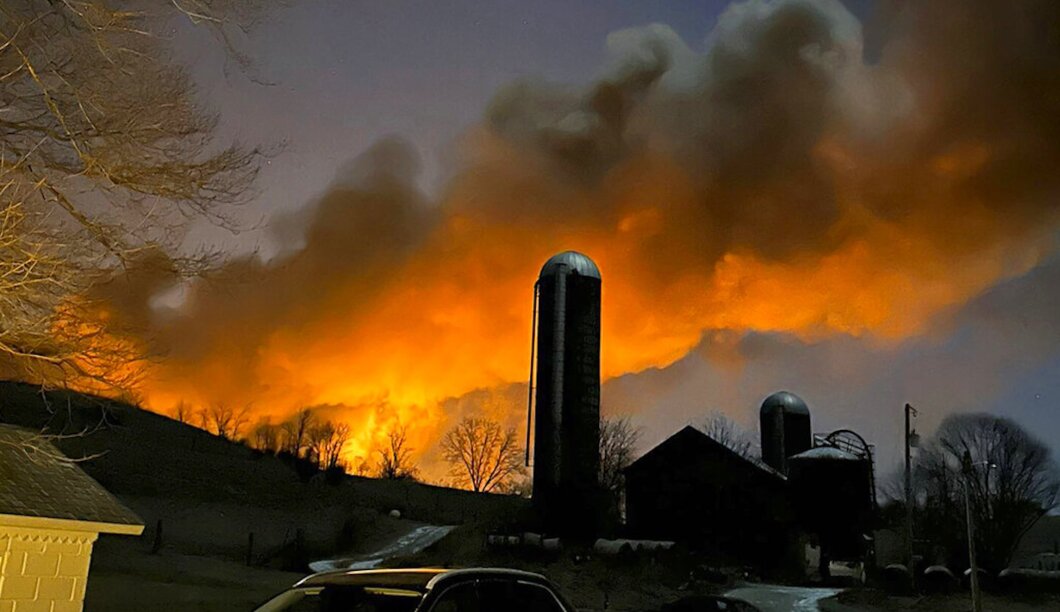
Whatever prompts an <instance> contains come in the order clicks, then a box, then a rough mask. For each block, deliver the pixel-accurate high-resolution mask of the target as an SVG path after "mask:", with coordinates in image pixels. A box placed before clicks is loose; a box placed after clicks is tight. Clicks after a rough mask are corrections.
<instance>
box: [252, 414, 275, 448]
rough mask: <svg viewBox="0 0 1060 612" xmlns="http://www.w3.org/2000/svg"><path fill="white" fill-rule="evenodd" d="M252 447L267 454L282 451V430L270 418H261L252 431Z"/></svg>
mask: <svg viewBox="0 0 1060 612" xmlns="http://www.w3.org/2000/svg"><path fill="white" fill-rule="evenodd" d="M250 435H251V445H252V446H253V447H254V448H256V449H258V450H261V451H265V452H267V453H276V452H279V450H280V428H279V426H277V425H275V424H273V423H272V422H271V421H270V420H269V419H268V418H264V417H263V418H260V419H258V422H257V423H255V425H254V429H253V430H252V431H251V434H250Z"/></svg>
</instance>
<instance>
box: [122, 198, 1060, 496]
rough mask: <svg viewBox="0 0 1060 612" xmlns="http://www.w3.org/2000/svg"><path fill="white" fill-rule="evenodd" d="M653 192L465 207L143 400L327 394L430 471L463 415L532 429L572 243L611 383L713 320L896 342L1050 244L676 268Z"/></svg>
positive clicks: (911, 248)
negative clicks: (379, 275) (510, 208)
mask: <svg viewBox="0 0 1060 612" xmlns="http://www.w3.org/2000/svg"><path fill="white" fill-rule="evenodd" d="M672 184H673V183H671V185H672ZM655 196H656V197H650V198H641V197H637V198H635V202H636V203H633V204H630V205H629V206H628V207H624V209H623V211H622V212H621V214H617V215H615V216H614V217H613V219H612V220H611V225H610V227H608V226H594V225H593V224H584V225H581V226H574V227H570V228H558V229H560V231H557V232H554V233H551V234H550V233H548V232H542V231H537V228H533V227H529V228H527V227H520V226H518V225H496V224H492V223H484V222H482V221H481V220H476V219H472V218H468V217H466V216H454V217H453V218H452V219H451V220H450V221H449V222H448V223H446V224H444V225H443V226H442V227H440V228H439V229H438V231H437V232H436V234H435V235H434V236H433V237H432V238H431V239H430V240H429V242H428V243H427V244H426V245H425V246H424V248H423V250H422V251H421V252H420V253H419V254H417V256H416V257H413V258H411V259H410V260H408V261H407V262H406V263H405V264H403V265H402V266H400V267H398V268H396V269H395V270H394V271H393V276H394V280H393V282H390V283H388V284H387V285H386V286H385V288H382V289H381V290H380V291H378V292H377V293H375V294H374V295H372V296H371V297H370V298H368V299H367V303H364V302H362V303H361V304H360V306H359V307H358V309H357V310H356V314H353V315H351V314H350V313H349V311H348V309H347V308H345V307H344V305H345V304H347V300H348V299H352V298H351V297H350V296H348V295H346V294H345V293H344V292H343V291H341V290H339V291H337V292H336V294H335V295H334V296H333V298H332V299H330V300H329V302H328V303H326V304H319V305H317V306H318V308H319V311H318V312H317V313H316V314H315V315H314V316H312V317H309V318H306V319H302V320H292V321H277V322H276V325H275V327H274V329H273V330H272V331H271V332H270V333H269V335H268V337H267V338H266V339H264V341H262V342H261V344H260V348H259V349H258V350H257V352H256V359H255V360H254V361H253V362H252V363H250V364H248V366H249V367H247V368H246V369H242V368H241V367H239V365H238V362H234V361H233V359H234V358H233V355H232V353H231V352H230V351H229V350H227V348H226V345H225V343H219V344H218V345H217V346H216V347H215V350H214V351H213V352H212V353H211V354H209V355H208V357H207V358H206V359H203V360H201V361H197V362H193V363H179V362H178V363H168V362H166V361H165V360H163V361H162V362H161V363H160V364H158V365H157V366H155V367H153V368H152V369H149V370H148V371H147V372H146V373H145V374H144V383H143V385H142V387H141V390H142V393H143V396H144V398H145V405H146V406H147V407H148V408H150V409H152V410H156V411H159V412H170V411H171V410H172V407H173V406H175V405H176V404H177V403H178V402H180V401H186V402H191V403H193V404H200V405H202V404H208V403H210V402H213V401H218V400H219V399H221V400H224V401H231V402H237V403H238V404H240V405H250V406H252V407H253V409H254V413H255V415H257V416H267V417H270V418H272V419H274V420H276V421H278V420H281V419H283V418H284V417H285V416H287V415H290V414H292V413H293V412H294V411H295V410H298V409H300V408H302V407H306V406H325V407H327V409H326V411H325V413H324V414H325V415H326V416H328V417H329V418H336V419H340V420H346V421H347V422H349V423H350V424H351V426H352V428H353V431H354V432H355V435H354V437H353V439H352V440H351V441H350V443H349V445H348V447H347V450H346V456H347V458H348V462H349V463H351V464H359V463H361V462H363V461H365V460H368V461H371V459H372V458H373V449H375V448H377V447H378V446H379V445H380V444H381V443H382V442H383V440H384V439H385V436H386V434H387V432H389V431H392V430H393V429H394V428H396V427H399V426H401V425H405V426H407V427H408V432H409V444H410V447H411V448H412V449H413V450H414V452H415V454H416V457H417V461H418V462H419V463H420V464H421V466H422V467H423V468H424V469H423V471H424V473H425V475H427V476H428V477H430V478H438V477H440V475H441V474H442V473H444V472H443V466H441V465H440V460H439V458H438V456H437V452H436V451H437V443H438V441H439V439H440V437H441V436H442V435H443V434H444V431H445V430H446V429H447V428H448V427H450V426H451V425H452V424H453V423H454V422H455V420H456V419H457V418H458V414H459V412H461V411H471V410H478V411H482V410H485V411H487V413H489V414H491V415H493V416H495V417H496V418H499V419H500V420H502V421H503V422H505V423H507V424H509V425H511V426H513V427H517V428H519V430H520V431H521V428H522V426H521V424H520V422H521V418H522V417H521V414H522V410H523V409H524V402H525V399H524V398H525V396H524V395H523V393H525V391H519V392H516V393H506V392H505V391H504V389H506V388H507V387H508V386H510V385H512V384H514V383H524V382H525V381H526V379H527V375H528V371H529V353H530V346H529V343H530V335H531V329H530V327H531V320H530V319H531V299H532V287H533V283H534V280H535V278H536V275H537V272H538V268H539V266H540V264H541V263H542V262H543V261H545V260H546V259H547V258H548V256H549V255H551V254H552V253H554V252H556V251H559V250H562V249H566V248H575V249H578V250H581V251H583V252H585V253H587V254H588V255H590V256H591V257H592V258H594V259H595V260H596V261H597V263H598V265H599V267H600V269H601V271H602V274H603V303H602V343H601V344H602V349H601V350H602V356H601V363H602V374H603V377H604V379H605V380H607V379H609V378H612V377H615V376H619V375H622V374H625V373H629V372H637V371H640V370H643V369H645V368H650V367H663V366H666V365H668V364H670V363H672V362H674V361H675V360H677V359H679V358H681V357H682V356H683V355H685V354H687V353H688V352H689V351H690V350H692V349H693V348H694V347H695V346H696V345H697V344H698V343H699V342H700V340H701V338H702V337H703V334H704V333H705V332H708V331H712V330H736V331H739V332H746V331H759V332H785V333H791V334H795V335H797V336H799V337H802V338H804V339H806V340H809V341H812V340H813V339H816V338H822V337H826V336H828V335H832V334H849V335H853V336H870V337H872V338H874V339H876V340H877V341H879V342H884V343H887V342H898V341H901V340H903V339H905V338H908V337H910V336H913V335H916V334H919V333H923V332H924V330H925V328H926V326H927V325H928V323H929V322H930V321H931V319H932V317H933V316H935V315H936V314H937V313H939V312H941V311H944V310H945V309H946V308H949V307H951V306H953V305H955V304H961V303H963V302H964V301H965V300H967V299H969V298H970V297H971V296H974V295H976V294H977V293H979V292H981V291H982V290H983V289H985V288H987V287H989V286H991V285H992V284H994V283H995V282H997V280H998V279H1000V278H1004V277H1007V276H1011V275H1014V274H1019V273H1021V272H1023V271H1026V270H1028V269H1030V268H1031V267H1033V266H1034V265H1035V264H1036V263H1037V261H1038V259H1039V257H1040V253H1041V252H1042V250H1041V249H1040V248H1039V247H1038V246H1035V245H1034V243H1033V242H1029V243H1028V245H1029V246H1028V248H1024V249H1019V250H1018V252H1017V253H1016V256H1015V257H1014V256H1013V255H1012V253H1013V251H1012V249H1010V248H1008V247H1007V246H1006V245H1004V244H998V245H997V246H996V248H993V249H986V250H983V251H978V252H975V253H974V254H972V255H968V256H964V255H955V254H954V252H953V250H952V249H951V248H950V245H946V244H941V243H939V242H938V241H937V240H934V239H933V238H932V237H931V236H930V235H928V233H926V232H925V233H917V232H916V231H915V230H912V229H910V228H909V227H907V226H900V225H896V224H889V223H886V222H882V221H878V222H875V223H874V224H872V225H871V226H870V227H867V228H863V230H862V231H860V232H858V233H857V235H856V238H852V239H850V240H847V241H845V242H843V243H842V244H840V245H839V246H837V247H836V248H835V249H833V250H832V251H830V252H825V253H823V254H819V255H812V256H810V255H808V256H803V257H797V258H793V259H788V260H783V261H777V260H769V259H766V258H763V257H761V256H759V255H755V254H753V253H749V252H739V251H733V252H728V253H725V254H724V255H722V256H721V257H720V258H719V259H718V260H717V261H716V262H715V263H714V264H713V265H712V266H696V265H688V266H687V267H685V268H684V269H681V270H677V271H675V272H674V273H672V274H669V275H666V276H660V275H659V273H658V269H659V265H660V262H658V261H655V260H653V259H652V248H653V245H654V244H655V243H656V241H657V240H658V238H659V237H660V235H662V236H664V237H665V232H666V231H668V229H667V228H670V227H672V226H673V224H674V222H675V221H674V217H675V216H676V217H678V218H679V217H680V216H681V211H680V210H679V208H680V207H671V208H670V209H669V210H668V209H667V208H666V207H665V206H662V205H660V204H655V203H653V204H647V203H645V204H639V203H640V202H660V201H661V199H660V198H661V197H664V196H661V195H660V194H655ZM665 197H667V198H669V200H670V202H671V203H672V202H673V195H672V194H669V195H666V196H665ZM675 208H676V209H677V210H675ZM860 214H861V212H860V209H859V208H858V207H857V206H855V205H853V204H851V205H850V208H849V210H848V211H847V213H846V216H848V217H850V218H851V221H850V222H852V223H853V222H856V221H855V219H856V218H857V217H858V216H859V215H860ZM233 341H235V342H238V341H239V336H238V334H236V335H235V337H234V338H233ZM523 389H525V387H523ZM476 391H481V392H482V393H484V395H483V396H482V397H480V398H479V399H478V400H476V401H475V402H474V405H473V406H471V407H468V406H462V407H458V408H457V409H456V413H454V411H453V407H452V405H450V404H447V401H448V400H450V399H451V398H460V397H462V396H467V395H468V394H472V393H473V392H476Z"/></svg>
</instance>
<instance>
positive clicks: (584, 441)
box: [532, 251, 601, 533]
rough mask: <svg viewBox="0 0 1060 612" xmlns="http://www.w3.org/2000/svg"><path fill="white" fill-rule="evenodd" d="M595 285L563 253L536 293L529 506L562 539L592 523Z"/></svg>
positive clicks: (580, 259) (596, 419)
mask: <svg viewBox="0 0 1060 612" xmlns="http://www.w3.org/2000/svg"><path fill="white" fill-rule="evenodd" d="M600 285H601V279H600V270H599V269H598V268H597V267H596V264H595V263H593V261H592V260H591V259H589V258H588V257H586V256H585V255H583V254H581V253H578V252H576V251H565V252H563V253H559V254H557V255H554V256H553V257H552V258H550V259H549V260H548V261H547V262H545V265H544V266H543V267H542V268H541V274H540V275H539V277H538V280H537V284H536V286H535V295H536V301H535V304H536V312H537V327H536V336H537V346H536V353H537V359H536V367H535V371H536V389H535V390H534V406H535V408H536V414H535V419H534V432H535V434H534V476H533V486H534V491H533V502H534V506H535V507H536V508H537V509H538V511H539V513H540V514H541V515H542V516H543V517H544V518H545V519H546V521H547V522H548V523H549V524H550V527H552V528H555V529H557V530H560V531H567V532H580V533H584V532H586V531H591V530H592V529H593V527H594V525H595V521H596V518H597V507H596V506H597V503H596V500H597V499H598V490H599V489H598V485H597V483H598V471H599V466H600V455H599V444H600ZM532 378H533V376H532ZM532 382H533V381H532Z"/></svg>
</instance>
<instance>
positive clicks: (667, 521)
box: [625, 426, 794, 566]
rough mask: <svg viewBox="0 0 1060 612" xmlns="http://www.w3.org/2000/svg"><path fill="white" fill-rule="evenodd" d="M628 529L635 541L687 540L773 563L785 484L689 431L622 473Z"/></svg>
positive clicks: (782, 533)
mask: <svg viewBox="0 0 1060 612" xmlns="http://www.w3.org/2000/svg"><path fill="white" fill-rule="evenodd" d="M625 476H626V523H627V526H628V527H629V529H630V531H631V533H633V534H635V535H636V536H637V537H643V538H654V539H664V540H676V541H680V542H687V543H689V544H692V545H693V546H696V547H698V548H704V549H709V550H716V551H719V552H722V553H724V554H726V555H729V556H731V557H734V558H737V559H742V560H744V561H746V562H751V563H755V564H762V565H764V566H769V565H778V564H780V563H781V562H782V560H783V559H784V558H785V554H786V551H788V550H789V545H790V542H789V536H788V532H789V527H790V525H791V524H792V521H793V516H794V515H793V512H792V509H791V507H790V506H789V504H788V502H787V498H788V496H787V491H786V483H785V478H784V476H783V475H781V474H780V473H779V472H777V471H776V470H774V469H772V468H770V467H769V466H767V465H765V464H763V463H759V462H757V461H753V460H751V459H748V458H745V457H743V456H741V455H739V454H737V453H735V452H733V451H732V450H730V449H729V448H728V447H726V446H724V445H723V444H720V443H719V442H717V441H715V440H714V439H713V438H711V437H710V436H708V435H707V434H705V433H703V432H701V431H699V430H698V429H696V428H695V427H692V426H688V427H685V428H684V429H682V430H680V431H678V432H677V433H675V434H674V435H672V436H670V437H669V438H667V439H666V440H665V441H663V442H662V443H660V444H659V445H658V446H656V447H655V448H653V449H652V450H650V451H648V453H646V454H645V455H644V456H642V457H641V458H640V459H638V460H637V461H635V462H634V463H632V464H631V465H630V466H629V467H628V468H626V470H625Z"/></svg>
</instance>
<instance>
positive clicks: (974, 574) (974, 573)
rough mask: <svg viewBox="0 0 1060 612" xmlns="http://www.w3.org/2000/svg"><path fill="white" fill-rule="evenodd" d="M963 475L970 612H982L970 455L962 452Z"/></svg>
mask: <svg viewBox="0 0 1060 612" xmlns="http://www.w3.org/2000/svg"><path fill="white" fill-rule="evenodd" d="M961 471H962V472H963V473H964V512H965V518H966V520H967V522H968V572H969V573H970V574H971V575H970V576H969V579H970V580H969V581H970V582H971V585H972V612H983V599H982V596H981V595H980V593H979V567H978V566H977V565H976V563H975V521H974V520H973V519H972V498H971V495H969V493H968V488H969V487H968V485H969V481H970V480H971V478H972V453H970V452H968V451H964V459H963V461H961Z"/></svg>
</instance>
